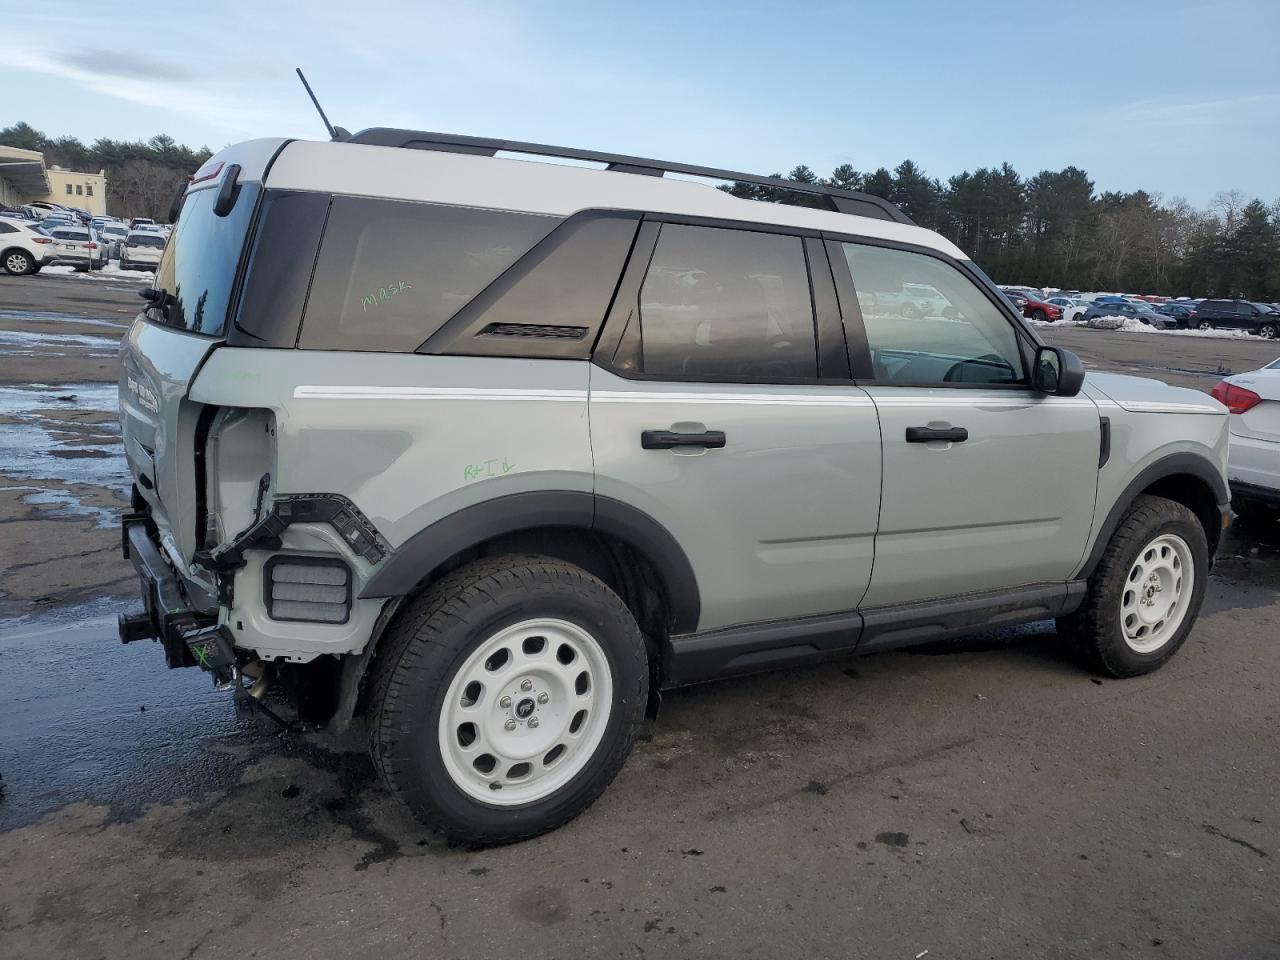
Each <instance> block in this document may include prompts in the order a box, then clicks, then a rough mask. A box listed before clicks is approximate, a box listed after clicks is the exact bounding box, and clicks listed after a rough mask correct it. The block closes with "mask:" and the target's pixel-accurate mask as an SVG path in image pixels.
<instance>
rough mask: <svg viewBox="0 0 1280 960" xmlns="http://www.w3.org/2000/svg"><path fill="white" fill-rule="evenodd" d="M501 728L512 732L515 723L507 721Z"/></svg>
mask: <svg viewBox="0 0 1280 960" xmlns="http://www.w3.org/2000/svg"><path fill="white" fill-rule="evenodd" d="M503 727H505V728H506V730H507V732H508V733H510V732H511V731H512V730H514V729H515V728H516V722H515V721H514V720H508V721H507V722H506V723H504V724H503Z"/></svg>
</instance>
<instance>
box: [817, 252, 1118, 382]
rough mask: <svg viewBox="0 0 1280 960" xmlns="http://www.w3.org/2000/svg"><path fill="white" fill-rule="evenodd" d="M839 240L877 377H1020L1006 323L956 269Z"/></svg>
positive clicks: (916, 379) (936, 379)
mask: <svg viewBox="0 0 1280 960" xmlns="http://www.w3.org/2000/svg"><path fill="white" fill-rule="evenodd" d="M840 246H841V247H842V248H843V249H844V255H845V259H846V260H847V261H848V264H849V272H850V274H851V275H852V279H853V286H854V289H855V291H856V292H857V297H858V306H859V308H860V310H861V313H862V321H863V325H864V327H865V328H866V333H867V345H868V346H869V347H870V349H871V363H872V367H873V369H874V370H875V376H876V380H877V381H878V382H880V383H886V384H895V383H897V384H905V383H912V384H939V385H946V384H951V383H1016V382H1018V381H1020V380H1022V378H1023V373H1022V359H1021V354H1020V352H1019V350H1018V337H1017V334H1016V333H1015V332H1014V329H1013V325H1012V324H1011V323H1010V322H1009V320H1008V318H1007V317H1006V316H1005V315H1004V314H1003V313H1001V312H1000V310H999V309H997V307H996V306H995V304H993V303H992V302H991V301H990V300H988V299H987V298H986V296H984V295H983V293H982V291H981V290H980V289H979V288H978V287H977V285H976V284H974V283H973V281H971V280H970V279H969V278H968V277H966V276H965V275H964V274H963V273H961V272H960V271H959V270H958V269H956V268H955V267H953V266H952V265H951V264H949V263H946V262H944V261H942V260H939V259H938V258H936V257H931V256H928V255H926V254H922V253H913V252H911V251H909V250H895V249H891V248H888V247H876V246H871V245H867V244H858V243H842V244H841V245H840ZM919 284H928V285H929V286H930V287H932V288H933V289H934V290H936V291H937V292H938V294H939V298H938V299H935V300H925V299H924V298H922V297H919V296H917V295H916V293H915V290H916V286H917V285H919ZM1131 309H1132V308H1131Z"/></svg>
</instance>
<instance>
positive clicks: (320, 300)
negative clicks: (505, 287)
mask: <svg viewBox="0 0 1280 960" xmlns="http://www.w3.org/2000/svg"><path fill="white" fill-rule="evenodd" d="M559 222H560V220H559V218H557V217H547V216H538V215H535V214H528V213H510V212H507V211H502V210H482V209H478V208H474V207H449V206H443V205H439V204H429V203H410V202H404V201H396V200H370V199H364V198H359V197H335V198H334V200H333V205H332V207H331V208H330V211H329V222H328V224H327V226H326V227H325V231H324V240H323V242H322V244H321V247H320V257H319V260H318V262H317V264H316V272H315V280H314V282H313V284H312V288H311V293H310V296H309V297H308V298H307V309H306V313H305V315H304V318H303V322H302V337H301V339H300V340H299V346H303V347H311V348H314V349H320V350H384V351H389V350H395V351H400V350H406V351H408V350H414V349H416V348H417V347H418V346H420V345H421V344H422V343H423V341H425V340H426V339H427V338H428V337H429V336H431V334H433V333H435V331H436V330H438V329H439V328H440V326H441V325H442V324H443V323H444V322H445V321H446V320H448V319H449V318H450V317H452V316H453V315H454V314H455V313H457V312H458V310H459V309H461V308H462V307H463V306H465V305H466V304H467V303H468V302H470V300H471V299H472V298H473V297H474V296H475V295H476V294H477V293H479V292H480V291H481V290H483V289H484V288H485V287H486V286H488V285H489V283H491V282H492V281H493V280H494V279H496V278H497V277H498V276H499V275H500V274H501V273H502V272H503V271H504V270H506V269H507V268H508V267H509V266H511V265H512V264H513V263H515V262H516V261H517V260H518V259H520V257H521V256H522V255H524V254H525V253H526V252H527V251H528V250H529V248H530V247H532V246H533V245H534V244H535V243H537V242H538V241H539V240H541V239H542V238H543V237H544V236H546V235H547V234H548V233H549V232H550V231H551V230H552V228H553V227H555V226H556V224H558V223H559Z"/></svg>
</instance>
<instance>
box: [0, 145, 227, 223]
mask: <svg viewBox="0 0 1280 960" xmlns="http://www.w3.org/2000/svg"><path fill="white" fill-rule="evenodd" d="M0 144H4V145H5V146H7V147H20V148H21V149H23V150H39V151H40V152H41V153H43V154H44V160H45V163H46V165H57V166H60V167H65V168H67V169H68V170H77V171H80V172H82V173H97V172H98V171H99V170H106V172H107V210H108V211H110V212H111V213H113V214H115V215H117V216H129V217H150V218H151V219H153V220H156V221H159V222H161V223H163V222H164V221H166V220H168V219H169V205H170V204H171V203H172V202H173V198H174V196H175V195H176V193H177V191H178V188H179V187H181V186H182V183H183V181H184V180H185V179H186V178H187V177H188V176H190V175H191V174H193V173H195V172H196V170H198V169H200V165H201V164H202V163H204V162H205V161H206V160H208V159H209V157H210V153H209V148H208V147H201V148H200V149H199V150H192V149H191V148H190V147H186V146H180V145H179V144H178V143H176V142H175V141H174V139H173V137H170V136H167V135H166V134H163V133H162V134H158V135H156V136H154V137H152V138H151V139H150V140H147V141H146V142H143V141H141V140H111V139H108V138H105V137H103V138H99V139H97V140H95V141H94V142H93V143H91V144H89V145H87V146H86V145H85V144H84V143H81V142H80V140H78V139H77V138H75V137H57V138H56V139H55V138H51V137H47V136H45V135H44V134H43V133H41V132H40V131H39V130H36V129H35V128H34V127H32V126H31V125H30V124H27V123H22V122H19V123H15V124H14V125H13V126H11V127H5V128H4V129H0ZM53 200H54V202H57V203H62V202H63V198H62V197H54V198H53ZM72 206H74V204H72Z"/></svg>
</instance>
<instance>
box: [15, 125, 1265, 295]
mask: <svg viewBox="0 0 1280 960" xmlns="http://www.w3.org/2000/svg"><path fill="white" fill-rule="evenodd" d="M0 143H2V144H6V145H8V146H12V147H22V148H24V149H28V150H40V151H42V152H43V153H44V155H45V162H46V163H50V164H57V165H59V166H63V167H67V168H69V169H72V170H81V171H88V172H94V171H97V170H101V169H105V170H106V171H107V209H108V210H111V211H112V212H114V213H117V214H124V215H129V216H145V217H151V218H153V219H155V220H164V219H166V218H167V217H168V213H169V204H170V203H171V201H172V200H173V197H174V194H175V193H176V192H177V190H178V188H179V187H180V186H181V184H182V181H183V180H184V178H186V177H187V176H188V175H189V174H191V173H194V172H195V171H196V170H197V169H198V168H199V167H200V165H201V164H202V163H204V161H205V160H207V159H208V158H209V155H210V154H209V149H208V147H201V148H200V149H199V150H192V149H191V148H190V147H186V146H180V145H179V144H177V143H176V142H175V141H174V139H173V138H172V137H170V136H167V135H165V134H159V135H157V136H154V137H152V138H151V139H150V140H148V141H146V142H142V141H127V140H111V139H107V138H100V139H98V140H95V141H94V142H93V143H92V144H90V145H87V146H86V145H85V144H84V143H81V142H80V140H78V139H76V138H75V137H58V138H56V139H53V138H50V137H46V136H45V135H44V134H43V133H41V132H40V131H39V130H36V129H34V128H33V127H31V126H30V125H29V124H26V123H17V124H14V125H13V126H10V127H5V128H4V129H0ZM774 176H775V177H777V178H779V179H788V180H794V181H797V182H801V183H821V184H826V185H829V186H833V187H840V188H843V189H846V190H859V191H862V192H864V193H870V194H874V195H875V196H878V197H883V198H884V199H886V200H889V201H891V202H892V203H894V204H896V205H897V206H898V207H899V208H901V209H902V211H903V212H904V213H906V214H907V215H908V216H909V217H911V219H913V220H914V221H915V222H916V223H918V224H920V225H921V226H922V227H928V228H930V229H932V230H937V231H938V232H939V233H941V234H943V235H944V236H946V237H947V238H949V239H950V240H952V241H953V242H955V244H956V245H957V246H959V247H960V248H961V249H962V250H964V251H965V252H966V253H967V254H968V255H969V256H971V257H973V259H974V260H975V261H977V263H978V264H979V265H980V266H981V267H982V268H983V269H984V270H986V271H987V273H989V274H990V275H991V276H993V277H995V278H996V279H997V280H999V281H1001V282H1007V283H1025V284H1032V285H1035V286H1041V287H1043V286H1053V287H1061V288H1064V289H1078V290H1121V291H1125V292H1129V293H1150V294H1163V295H1168V296H1179V295H1185V296H1205V297H1243V298H1246V299H1250V300H1265V301H1268V302H1274V301H1280V199H1277V200H1276V201H1275V202H1274V203H1272V204H1270V206H1268V205H1267V204H1266V203H1264V202H1263V201H1261V200H1257V199H1254V200H1247V199H1246V198H1245V197H1244V196H1243V195H1242V194H1241V193H1240V192H1239V191H1229V192H1224V193H1219V194H1217V195H1216V196H1215V197H1214V199H1213V203H1212V204H1211V206H1210V208H1209V209H1207V210H1198V209H1196V208H1195V207H1193V206H1191V205H1190V204H1189V203H1187V201H1186V200H1183V199H1179V198H1175V199H1172V200H1168V201H1165V200H1162V199H1161V197H1160V196H1159V195H1158V194H1151V193H1148V192H1146V191H1144V190H1136V191H1134V192H1132V193H1122V192H1117V191H1104V192H1102V193H1098V192H1097V191H1096V189H1095V187H1094V182H1093V181H1092V180H1091V179H1090V178H1089V175H1088V174H1087V173H1086V172H1085V171H1083V170H1081V169H1080V168H1079V167H1073V166H1072V167H1066V168H1065V169H1063V170H1058V171H1053V170H1043V171H1041V172H1040V173H1038V174H1036V175H1035V176H1033V177H1030V178H1023V177H1022V176H1021V175H1020V174H1019V173H1018V172H1017V171H1016V170H1014V169H1013V167H1012V166H1010V165H1009V164H1008V163H1003V164H1001V165H1000V166H999V167H992V168H985V167H984V168H982V169H980V170H975V171H973V172H972V173H971V172H969V171H965V172H964V173H960V174H956V175H955V176H953V177H950V178H948V180H947V181H946V183H943V182H942V181H940V180H938V179H937V178H934V177H930V176H928V175H927V174H926V173H925V172H924V171H923V170H921V169H920V167H919V166H917V165H916V164H915V163H914V162H912V161H911V160H903V161H902V163H900V164H898V165H897V166H896V167H895V168H894V169H893V170H888V169H886V168H884V167H881V168H880V169H878V170H873V171H871V172H861V171H859V170H856V169H855V168H854V167H853V166H852V165H850V164H842V165H840V166H838V167H836V168H835V169H834V170H832V171H831V174H830V176H828V177H819V176H818V175H817V174H816V173H814V171H813V170H812V169H810V168H809V167H807V166H803V165H802V166H798V167H796V168H795V169H794V170H792V171H791V172H790V173H789V174H787V176H786V177H785V178H783V177H782V175H781V174H774ZM725 189H727V190H728V191H729V192H730V193H732V194H734V195H735V196H740V197H749V198H751V199H756V200H772V201H776V202H782V203H796V204H800V205H809V206H819V205H822V201H821V200H820V199H818V198H816V197H814V196H813V195H805V194H799V193H791V192H788V191H784V190H781V189H777V188H771V187H762V186H757V185H753V184H748V183H735V184H732V185H729V186H726V187H725ZM55 199H56V198H55Z"/></svg>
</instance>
